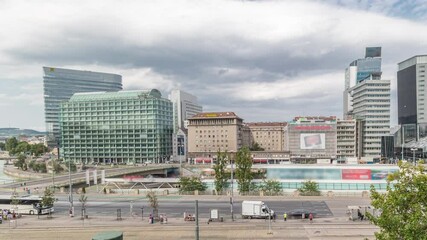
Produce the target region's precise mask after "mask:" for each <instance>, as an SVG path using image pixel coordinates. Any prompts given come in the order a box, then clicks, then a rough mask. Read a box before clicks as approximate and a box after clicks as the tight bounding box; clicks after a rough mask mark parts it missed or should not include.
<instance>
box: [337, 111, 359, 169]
mask: <svg viewBox="0 0 427 240" xmlns="http://www.w3.org/2000/svg"><path fill="white" fill-rule="evenodd" d="M356 133H357V131H356V120H339V119H338V120H337V159H338V160H346V161H347V160H350V159H352V158H353V159H354V158H356V160H357V154H356V153H357V151H356V150H357V148H356V146H357V145H356V143H357V141H356V140H357V138H356Z"/></svg>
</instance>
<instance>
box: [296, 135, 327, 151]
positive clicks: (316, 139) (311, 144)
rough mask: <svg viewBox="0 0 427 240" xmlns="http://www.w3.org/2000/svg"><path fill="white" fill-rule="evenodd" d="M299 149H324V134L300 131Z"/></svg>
mask: <svg viewBox="0 0 427 240" xmlns="http://www.w3.org/2000/svg"><path fill="white" fill-rule="evenodd" d="M300 149H325V134H324V133H301V135H300Z"/></svg>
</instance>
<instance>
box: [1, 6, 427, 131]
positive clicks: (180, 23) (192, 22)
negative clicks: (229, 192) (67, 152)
mask: <svg viewBox="0 0 427 240" xmlns="http://www.w3.org/2000/svg"><path fill="white" fill-rule="evenodd" d="M0 29H1V31H0V128H1V127H18V128H29V129H35V130H42V131H44V130H45V124H44V101H43V78H42V77H43V74H42V66H49V67H61V68H71V69H77V70H90V71H101V72H109V73H116V74H120V75H122V77H123V86H124V89H125V90H137V89H151V88H156V89H159V90H160V91H161V92H162V94H163V96H164V97H167V96H168V94H169V92H170V91H171V90H173V89H181V90H183V91H186V92H188V93H191V94H193V95H195V96H197V97H198V99H199V102H200V104H201V105H202V106H203V108H204V111H205V112H212V111H233V112H235V113H236V114H237V115H238V116H239V117H241V118H243V119H244V121H245V122H255V121H263V122H271V121H288V120H291V119H292V118H293V117H295V116H331V115H333V116H337V117H339V118H341V117H342V95H343V90H344V71H345V68H346V67H347V66H348V65H349V64H350V62H352V61H353V60H355V59H358V58H363V57H364V53H365V47H371V46H381V47H382V57H383V59H382V70H383V75H382V76H383V79H390V80H391V81H392V86H391V88H392V101H391V103H392V111H391V114H392V117H391V123H392V125H395V124H397V120H396V119H397V117H396V115H397V110H396V105H397V101H396V71H397V63H399V62H401V61H404V60H406V59H408V58H410V57H412V56H414V55H420V54H427V1H426V0H407V1H402V0H400V1H398V0H375V1H374V0H357V1H351V0H312V1H309V0H298V1H295V0H289V1H286V0H284V1H267V0H260V1H231V0H230V1H224V0H192V1H190V0H170V1H165V0H156V1H137V0H134V1H132V0H128V1H119V0H115V1H114V0H98V1H97V0H91V1H86V0H72V1H71V0H70V1H66V0H64V1H55V0H43V1H41V0H39V1H37V0H34V1H24V0H10V1H9V0H0Z"/></svg>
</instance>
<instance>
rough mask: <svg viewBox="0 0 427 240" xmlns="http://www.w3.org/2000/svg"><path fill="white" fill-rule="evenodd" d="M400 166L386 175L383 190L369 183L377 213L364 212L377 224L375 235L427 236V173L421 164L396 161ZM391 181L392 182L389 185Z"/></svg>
mask: <svg viewBox="0 0 427 240" xmlns="http://www.w3.org/2000/svg"><path fill="white" fill-rule="evenodd" d="M398 165H399V167H400V169H399V171H396V172H394V173H393V174H391V175H389V176H388V178H387V182H388V183H389V185H388V186H387V192H386V193H379V192H377V191H376V190H375V188H374V187H373V186H371V200H372V201H371V204H372V206H374V208H376V209H379V210H380V212H381V215H379V216H372V215H371V214H367V216H368V218H369V220H370V221H371V222H372V223H374V224H375V225H377V226H378V227H379V228H380V231H379V232H376V233H375V237H376V239H380V240H382V239H427V218H426V212H427V198H426V196H427V175H426V174H425V173H424V167H423V166H420V165H418V166H413V165H412V164H410V163H402V162H399V163H398ZM391 184H393V186H392V185H391Z"/></svg>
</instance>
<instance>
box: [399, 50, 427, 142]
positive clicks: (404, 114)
mask: <svg viewBox="0 0 427 240" xmlns="http://www.w3.org/2000/svg"><path fill="white" fill-rule="evenodd" d="M398 67H399V68H398V72H397V106H398V108H397V115H398V123H399V125H401V131H404V137H403V139H400V141H401V140H403V141H404V142H409V141H414V140H419V139H420V138H423V137H426V136H427V107H426V106H427V98H426V96H425V95H426V93H427V88H426V84H425V82H426V80H427V79H426V70H427V55H419V56H414V57H411V58H409V59H407V60H405V61H403V62H401V63H399V64H398ZM401 131H400V134H401ZM399 145H401V144H400V142H399Z"/></svg>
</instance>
